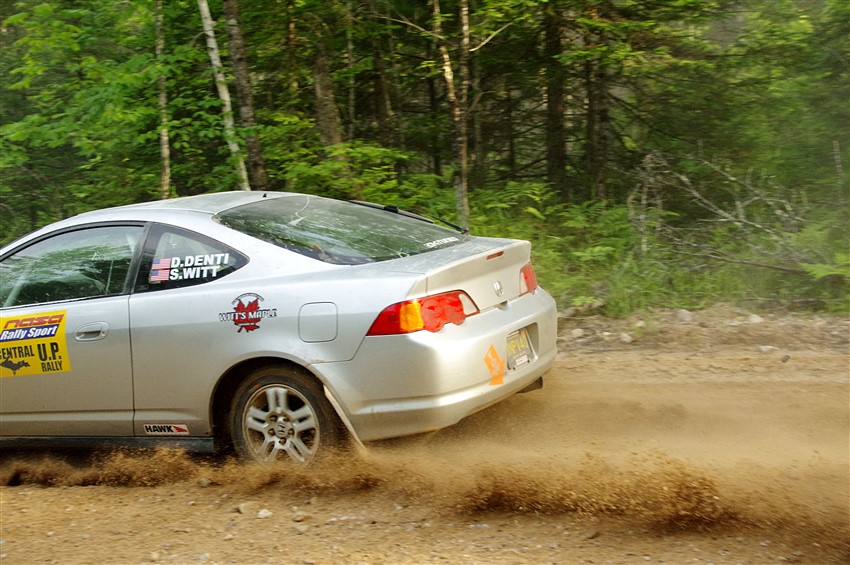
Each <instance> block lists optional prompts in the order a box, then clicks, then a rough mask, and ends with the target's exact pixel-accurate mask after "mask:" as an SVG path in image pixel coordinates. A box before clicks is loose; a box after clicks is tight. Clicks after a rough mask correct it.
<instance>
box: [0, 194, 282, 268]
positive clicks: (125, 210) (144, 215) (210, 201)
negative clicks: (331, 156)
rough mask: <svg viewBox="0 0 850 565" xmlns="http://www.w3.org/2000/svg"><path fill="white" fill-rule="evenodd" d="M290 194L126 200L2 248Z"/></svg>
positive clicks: (182, 221) (180, 220)
mask: <svg viewBox="0 0 850 565" xmlns="http://www.w3.org/2000/svg"><path fill="white" fill-rule="evenodd" d="M287 196H296V194H295V193H291V192H262V191H245V190H236V191H230V192H213V193H209V194H199V195H197V196H182V197H179V198H170V199H168V200H156V201H153V202H143V203H140V204H127V205H125V206H115V207H112V208H102V209H99V210H92V211H90V212H83V213H81V214H77V215H76V216H71V217H69V218H65V219H64V220H59V221H57V222H53V223H51V224H48V225H46V226H43V227H41V228H39V229H37V230H35V231H32V232H30V233H28V234H26V235H24V236H21V237H19V238H18V239H16V240H14V241H11V242H9V243H8V244H6V245H5V246H3V247H2V248H0V253H5V252H6V251H7V250H9V249H11V248H12V247H14V246H17V245H19V244H21V243H24V242H27V241H32V240H34V239H37V238H38V237H41V235H43V234H44V233H48V232H53V231H55V230H58V229H63V228H73V227H75V226H78V225H82V224H89V223H95V222H110V221H143V222H145V221H163V222H165V223H169V221H170V222H172V223H177V225H186V222H187V221H189V216H187V213H188V214H190V215H192V214H194V215H196V217H198V218H201V217H209V216H213V215H215V214H218V213H219V212H222V211H224V210H227V209H229V208H233V207H235V206H239V205H242V204H248V203H251V202H257V201H259V200H263V199H271V198H283V197H287Z"/></svg>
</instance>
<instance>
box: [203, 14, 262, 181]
mask: <svg viewBox="0 0 850 565" xmlns="http://www.w3.org/2000/svg"><path fill="white" fill-rule="evenodd" d="M198 8H199V10H200V12H201V21H202V22H203V26H204V35H205V36H206V38H207V52H208V53H209V56H210V63H211V64H212V70H213V77H214V78H215V86H216V90H217V91H218V96H219V98H220V99H221V111H222V120H223V121H224V138H225V140H226V142H227V148H228V149H229V150H230V154H231V156H232V158H233V160H234V162H235V164H236V173H237V175H238V177H239V189H240V190H251V185H250V184H249V183H248V171H247V169H246V168H245V158H244V157H243V155H242V150H241V149H240V148H239V143H238V142H237V138H236V126H235V124H234V121H233V108H232V105H231V102H230V90H229V89H228V88H227V79H225V77H224V67H223V66H222V64H221V56H220V55H219V50H218V42H217V41H216V39H215V30H214V29H213V19H212V16H211V15H210V8H209V5H208V4H207V0H198Z"/></svg>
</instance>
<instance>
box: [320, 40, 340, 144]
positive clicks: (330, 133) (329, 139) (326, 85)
mask: <svg viewBox="0 0 850 565" xmlns="http://www.w3.org/2000/svg"><path fill="white" fill-rule="evenodd" d="M313 89H314V91H315V93H316V123H317V124H318V126H319V135H320V137H321V140H322V143H323V144H324V145H337V144H339V143H342V140H343V139H342V120H341V119H340V116H339V108H338V107H337V105H336V96H334V89H333V78H332V77H331V72H330V69H329V68H328V62H327V60H326V59H325V54H324V52H322V50H321V48H319V49H318V50H317V51H316V57H315V59H314V60H313Z"/></svg>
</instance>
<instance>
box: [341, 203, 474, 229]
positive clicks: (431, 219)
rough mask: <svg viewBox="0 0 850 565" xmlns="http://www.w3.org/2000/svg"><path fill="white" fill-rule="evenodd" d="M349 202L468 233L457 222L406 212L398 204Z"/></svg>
mask: <svg viewBox="0 0 850 565" xmlns="http://www.w3.org/2000/svg"><path fill="white" fill-rule="evenodd" d="M349 202H351V203H352V204H359V205H360V206H366V207H368V208H375V209H376V210H383V211H385V212H390V213H392V214H398V215H400V216H405V217H407V218H413V219H414V220H420V221H422V222H428V223H429V224H435V223H437V222H440V223H441V224H445V225H447V226H449V227H450V228H452V229H454V230H457V231H459V232H460V233H462V234H468V233H469V228H464V227H462V226H459V225H457V224H453V223H452V222H450V221H448V220H444V219H442V218H439V217H437V216H433V217H428V216H423V215H421V214H414V213H413V212H408V211H407V210H401V209H399V207H398V206H392V205H390V206H385V205H383V204H375V203H374V202H366V201H364V200H349Z"/></svg>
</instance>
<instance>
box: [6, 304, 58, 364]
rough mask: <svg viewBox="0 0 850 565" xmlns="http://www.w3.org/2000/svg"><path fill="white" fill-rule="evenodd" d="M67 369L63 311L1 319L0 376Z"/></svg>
mask: <svg viewBox="0 0 850 565" xmlns="http://www.w3.org/2000/svg"><path fill="white" fill-rule="evenodd" d="M70 370H71V362H70V359H68V344H67V341H66V337H65V311H64V310H62V311H59V312H44V313H40V314H30V315H27V316H17V317H9V318H6V317H3V318H0V377H23V376H26V375H43V374H45V373H66V372H68V371H70Z"/></svg>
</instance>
